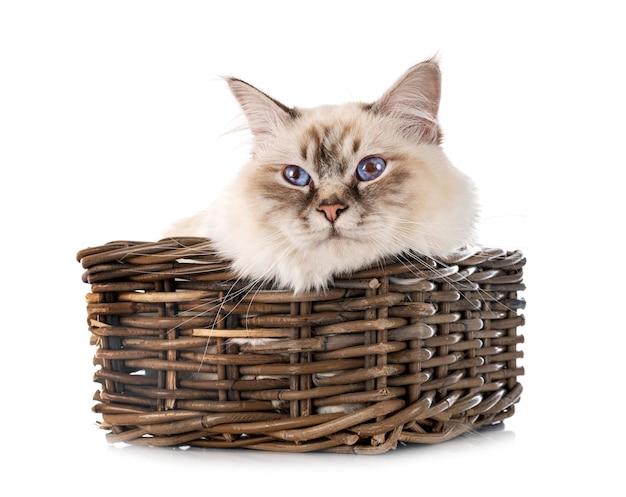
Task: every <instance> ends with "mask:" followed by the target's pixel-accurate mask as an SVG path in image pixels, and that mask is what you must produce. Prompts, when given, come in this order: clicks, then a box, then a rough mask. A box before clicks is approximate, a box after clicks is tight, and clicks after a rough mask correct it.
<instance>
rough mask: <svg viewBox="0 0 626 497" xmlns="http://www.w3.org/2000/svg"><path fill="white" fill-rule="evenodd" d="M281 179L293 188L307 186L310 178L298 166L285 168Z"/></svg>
mask: <svg viewBox="0 0 626 497" xmlns="http://www.w3.org/2000/svg"><path fill="white" fill-rule="evenodd" d="M283 178H285V179H286V180H287V181H288V182H289V183H291V184H292V185H295V186H307V185H308V184H309V183H310V182H311V176H309V173H307V172H306V171H305V170H304V169H302V168H301V167H300V166H287V167H285V169H283Z"/></svg>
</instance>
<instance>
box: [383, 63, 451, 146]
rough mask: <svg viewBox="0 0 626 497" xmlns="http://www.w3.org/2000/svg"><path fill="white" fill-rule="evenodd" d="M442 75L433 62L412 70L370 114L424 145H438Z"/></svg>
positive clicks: (394, 85)
mask: <svg viewBox="0 0 626 497" xmlns="http://www.w3.org/2000/svg"><path fill="white" fill-rule="evenodd" d="M440 98H441V71H440V70H439V64H438V63H437V61H436V60H435V59H431V60H427V61H425V62H422V63H420V64H417V65H416V66H413V67H412V68H411V69H409V70H408V71H407V72H406V73H404V74H403V75H402V76H401V77H400V78H399V79H398V80H397V81H396V82H395V83H394V84H393V86H392V87H391V88H389V90H387V91H386V92H385V94H384V95H383V96H382V97H381V98H379V99H378V100H377V101H376V102H375V103H374V104H373V105H372V108H371V109H372V110H373V111H374V112H379V113H381V114H386V115H388V116H390V117H392V118H394V120H396V121H397V122H398V126H399V128H400V129H401V130H402V132H403V133H405V134H407V135H408V136H409V137H411V138H413V139H417V140H418V141H421V142H427V143H439V141H440V131H439V125H438V122H437V113H438V111H439V100H440Z"/></svg>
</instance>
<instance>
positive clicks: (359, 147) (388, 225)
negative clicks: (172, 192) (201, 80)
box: [212, 60, 476, 291]
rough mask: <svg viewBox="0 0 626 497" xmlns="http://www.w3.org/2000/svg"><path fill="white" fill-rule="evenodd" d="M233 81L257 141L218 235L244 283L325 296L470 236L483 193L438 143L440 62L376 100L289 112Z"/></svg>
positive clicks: (219, 217) (223, 208) (219, 218)
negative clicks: (387, 263)
mask: <svg viewBox="0 0 626 497" xmlns="http://www.w3.org/2000/svg"><path fill="white" fill-rule="evenodd" d="M227 81H228V84H229V86H230V89H231V91H232V93H233V95H234V96H235V98H236V99H237V101H238V102H239V104H240V105H241V108H242V109H243V112H244V114H245V117H246V118H247V121H248V124H249V127H250V130H251V132H252V135H253V137H254V145H253V149H252V154H251V160H250V161H249V162H248V163H247V164H246V165H245V166H244V167H243V169H242V170H241V171H240V172H239V174H238V175H237V177H236V179H235V181H234V183H233V185H232V187H231V188H230V190H229V191H228V192H227V195H226V196H225V197H224V198H223V199H222V200H221V201H220V204H219V206H218V212H217V213H216V226H215V230H214V232H213V233H212V238H214V240H215V242H216V244H217V246H218V248H219V249H220V250H221V251H222V253H223V254H224V255H225V256H227V257H229V258H230V259H232V260H233V262H234V268H235V269H236V270H237V271H238V272H240V273H241V274H243V275H244V276H248V277H251V278H257V279H264V280H272V281H274V282H276V283H277V284H278V285H279V286H287V287H291V288H293V289H295V290H298V291H299V290H305V289H309V288H318V289H319V288H322V287H324V286H326V285H327V284H328V282H329V281H330V280H331V279H332V276H333V274H338V273H347V272H351V271H354V270H356V269H358V268H360V267H363V266H365V265H369V264H372V263H375V262H376V261H378V260H380V259H382V258H386V257H392V256H394V255H398V254H400V253H403V252H407V251H415V252H419V253H422V254H424V255H430V256H441V255H446V254H448V253H450V252H452V251H454V250H455V249H457V248H460V247H461V246H462V245H464V244H467V243H468V242H469V241H470V238H471V235H472V231H473V226H474V219H475V211H476V208H475V203H474V195H473V189H472V186H471V184H470V182H469V180H468V179H467V178H466V177H465V176H464V175H463V174H461V173H460V172H459V171H458V170H456V169H455V168H454V167H453V166H452V165H451V164H450V162H449V161H448V160H447V158H446V157H445V155H444V153H443V151H442V149H441V148H440V146H439V144H440V140H441V132H440V129H439V124H438V121H437V112H438V108H439V99H440V92H441V75H440V71H439V66H438V64H437V63H436V62H435V61H434V60H429V61H426V62H423V63H421V64H418V65H416V66H414V67H412V68H411V69H409V70H408V71H407V72H406V73H405V74H404V75H403V76H402V77H401V78H400V79H398V80H397V81H396V82H395V83H394V84H393V85H392V86H391V88H390V89H389V90H387V91H386V92H385V93H384V94H383V95H382V97H380V98H379V99H378V100H377V101H375V102H374V103H369V104H365V103H345V104H341V105H325V106H320V107H315V108H309V109H304V108H297V107H287V106H286V105H284V104H282V103H280V102H279V101H277V100H275V99H273V98H272V97H270V96H269V95H267V94H265V93H263V92H261V91H260V90H258V89H256V88H255V87H253V86H251V85H249V84H248V83H246V82H244V81H241V80H239V79H236V78H229V79H228V80H227Z"/></svg>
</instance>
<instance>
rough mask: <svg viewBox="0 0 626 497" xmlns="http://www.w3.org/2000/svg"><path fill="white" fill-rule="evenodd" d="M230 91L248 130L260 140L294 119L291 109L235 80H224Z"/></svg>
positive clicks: (294, 114)
mask: <svg viewBox="0 0 626 497" xmlns="http://www.w3.org/2000/svg"><path fill="white" fill-rule="evenodd" d="M226 81H227V82H228V86H229V87H230V91H231V92H232V94H233V95H234V96H235V98H236V99H237V101H238V102H239V105H240V106H241V109H242V110H243V113H244V115H245V116H246V119H247V120H248V125H249V126H250V130H251V131H252V133H253V134H254V136H255V137H257V138H260V137H263V136H266V135H268V134H270V135H271V134H274V133H276V131H277V130H278V129H279V128H280V127H282V126H285V125H286V124H287V123H288V122H289V121H290V120H292V119H293V118H294V117H296V112H295V111H294V110H293V109H290V108H289V107H287V106H285V105H283V104H281V103H280V102H279V101H277V100H274V99H273V98H272V97H270V96H269V95H267V94H265V93H263V92H262V91H260V90H258V89H256V88H255V87H254V86H252V85H250V84H248V83H246V82H245V81H242V80H240V79H237V78H226Z"/></svg>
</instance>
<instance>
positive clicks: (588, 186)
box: [0, 0, 626, 496]
mask: <svg viewBox="0 0 626 497" xmlns="http://www.w3.org/2000/svg"><path fill="white" fill-rule="evenodd" d="M435 4H436V6H435ZM616 5H618V2H605V1H599V0H595V1H593V2H591V1H590V2H576V1H570V2H550V1H543V2H528V1H526V2H481V1H472V2H433V1H428V2H421V1H412V2H407V1H402V2H399V1H394V0H387V1H385V2H370V1H363V2H339V1H332V2H328V1H322V0H316V1H315V2H308V3H304V2H302V3H301V2H277V1H266V2H251V1H250V2H248V1H236V0H233V1H230V2H228V3H227V2H192V1H185V2H183V1H181V2H162V1H150V2H138V1H132V0H128V1H121V2H119V1H108V2H91V1H76V2H69V1H56V2H53V1H49V2H30V1H15V2H10V1H7V2H3V3H1V4H0V164H1V175H2V176H1V178H2V179H1V183H0V184H1V188H2V195H1V197H0V202H1V207H2V209H1V211H0V212H1V213H2V214H1V215H2V244H1V247H2V248H1V250H2V260H3V262H4V264H5V269H4V270H3V271H2V273H1V274H2V280H1V281H2V290H1V291H2V321H1V322H0V326H1V328H0V332H1V338H0V347H1V359H0V368H1V373H2V374H1V376H0V381H1V382H2V383H1V384H0V387H1V390H0V402H1V404H0V428H1V429H2V437H1V440H2V449H3V450H2V451H3V455H4V456H5V457H4V461H5V462H3V464H2V466H1V467H0V468H1V469H0V474H1V475H2V477H1V478H0V487H1V486H4V487H7V488H12V490H10V493H6V492H5V491H4V490H3V491H2V493H3V494H4V495H27V494H28V495H31V494H32V492H33V491H36V492H38V494H47V493H48V492H50V493H52V492H53V491H64V490H65V489H69V488H71V489H76V490H78V491H79V493H81V494H83V495H136V494H141V495H147V494H150V495H172V494H175V493H177V494H179V495H185V494H191V493H194V494H198V495H201V494H211V493H214V492H216V491H220V492H224V493H229V494H231V493H234V494H235V495H244V493H245V492H255V493H256V492H259V491H260V492H262V493H263V494H265V493H272V494H277V495H282V494H287V493H290V494H294V495H298V494H301V493H302V494H305V495H309V494H310V495H319V494H320V493H322V494H323V493H327V492H332V495H340V492H342V494H343V495H358V494H359V493H364V494H366V495H369V494H372V495H373V494H376V495H380V494H381V493H382V492H384V494H385V495H399V494H402V495H425V493H426V495H481V496H485V495H486V496H489V495H529V494H531V493H532V492H541V495H567V494H568V493H570V492H573V491H574V490H579V491H581V492H582V494H590V493H594V494H595V495H623V492H624V483H623V475H622V474H621V473H622V472H623V464H624V462H623V450H624V442H625V440H624V430H623V424H624V422H623V421H622V417H623V410H622V409H621V406H623V398H624V393H623V385H624V381H623V378H622V377H623V371H624V367H623V364H624V346H625V345H626V343H625V340H624V334H625V332H626V330H625V329H624V327H625V325H624V318H623V313H622V312H621V311H622V307H621V306H622V302H621V297H622V296H623V281H624V270H623V268H622V262H621V256H622V254H621V249H622V245H621V243H620V242H621V235H622V232H623V226H624V221H623V214H624V200H623V198H624V188H623V178H624V176H623V171H624V167H625V166H626V164H625V162H626V161H625V157H624V144H623V139H624V134H625V133H624V132H625V129H624V128H625V127H624V116H626V106H625V99H624V92H625V90H624V88H626V78H625V76H624V68H625V67H624V60H625V57H624V47H626V37H625V36H624V25H623V14H622V13H621V9H620V10H618V9H617V8H616V7H614V6H616ZM435 53H439V54H440V56H441V65H442V70H443V75H444V80H443V101H442V106H441V115H440V117H441V122H442V126H443V128H444V132H445V136H446V141H445V144H444V146H445V149H446V151H447V152H448V155H449V156H450V158H451V159H452V160H453V162H455V163H456V165H457V166H458V167H459V168H460V169H462V170H463V171H465V172H466V173H468V174H469V175H470V176H472V177H473V178H474V179H475V181H476V183H477V185H478V187H479V190H480V194H481V199H482V203H483V220H482V222H481V226H480V230H481V241H482V243H484V244H485V245H495V246H501V247H505V248H519V249H522V250H523V251H524V252H525V253H526V255H527V258H528V265H527V268H526V273H525V274H526V277H525V279H526V283H527V285H528V290H527V291H526V292H525V294H524V295H525V297H526V299H527V301H528V308H527V310H526V312H525V314H526V317H527V325H526V326H525V327H524V329H523V330H522V331H523V333H524V335H525V336H526V343H525V344H524V345H523V347H522V348H523V350H524V352H525V358H524V359H523V361H522V364H523V365H524V366H525V368H526V375H525V376H524V377H522V383H523V384H524V387H525V391H524V394H523V397H522V401H521V402H520V404H518V406H517V413H516V414H515V416H514V417H513V418H512V419H511V420H509V421H508V422H507V423H506V424H505V428H504V429H503V430H499V431H495V432H491V431H490V432H487V433H482V434H476V435H471V436H469V437H463V438H461V439H457V440H455V441H452V442H449V443H445V444H441V445H438V446H432V447H429V446H424V447H421V446H420V447H418V446H414V447H409V448H405V449H402V450H397V451H394V452H389V453H386V454H384V455H380V456H372V457H367V456H341V455H332V454H303V455H286V454H273V453H258V452H254V451H217V450H206V451H202V450H185V451H183V450H174V449H145V448H135V447H125V448H124V447H116V446H110V445H107V443H106V441H105V439H104V432H102V431H101V430H98V429H97V428H96V427H95V420H96V418H95V416H94V415H92V413H91V412H90V408H91V405H92V402H91V396H92V394H93V392H94V391H95V390H96V388H97V387H96V385H95V384H93V383H92V381H91V377H92V374H93V372H94V368H93V366H92V364H91V357H92V354H93V350H92V349H91V348H90V347H89V345H88V342H89V333H88V331H87V328H86V315H85V303H84V295H85V293H87V291H88V287H87V285H84V284H83V283H82V282H81V273H82V271H81V268H80V266H79V264H78V263H77V262H76V261H75V253H76V252H77V251H78V250H80V249H83V248H86V247H88V246H94V245H100V244H102V243H106V242H108V241H112V240H117V239H133V240H146V241H152V240H156V239H157V238H158V237H159V235H160V231H161V229H162V228H163V227H165V226H167V225H168V224H169V223H170V222H171V221H173V220H175V219H177V218H178V217H181V216H185V215H188V214H191V213H193V212H195V211H196V210H199V209H201V208H203V207H204V206H205V205H206V204H207V203H208V202H209V200H210V199H211V198H212V197H213V196H214V195H215V193H216V192H217V191H219V189H220V188H221V187H223V185H224V184H225V182H226V181H227V180H229V179H230V178H235V177H236V172H237V168H238V165H239V164H241V163H242V162H243V161H244V160H245V159H246V156H247V146H248V136H247V134H246V133H245V132H244V133H242V132H238V133H230V131H231V130H232V129H233V128H236V127H237V126H239V125H240V124H241V122H242V121H241V117H240V114H239V110H238V108H237V106H236V104H235V102H234V100H233V99H232V98H231V96H230V94H229V93H228V91H227V88H226V85H225V84H224V82H223V81H221V80H220V76H222V75H235V76H237V77H240V78H243V79H245V80H247V81H249V82H251V83H252V84H254V85H255V86H257V87H260V88H261V89H263V90H265V91H267V92H269V93H270V94H271V95H272V96H274V97H275V98H277V99H279V100H281V101H282V102H284V103H285V104H287V105H300V106H312V105H317V104H322V103H339V102H343V101H345V100H364V101H372V100H374V99H376V98H377V97H378V96H379V95H380V94H381V93H382V92H383V91H384V90H385V89H386V88H387V87H388V86H389V85H390V84H391V83H392V82H393V81H394V80H395V79H396V78H397V77H398V76H399V75H400V74H401V73H402V72H404V70H406V69H407V68H408V67H410V66H411V65H413V64H414V63H417V62H419V61H421V60H423V59H426V58H429V57H430V56H432V55H433V54H435ZM7 461H8V462H7Z"/></svg>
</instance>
